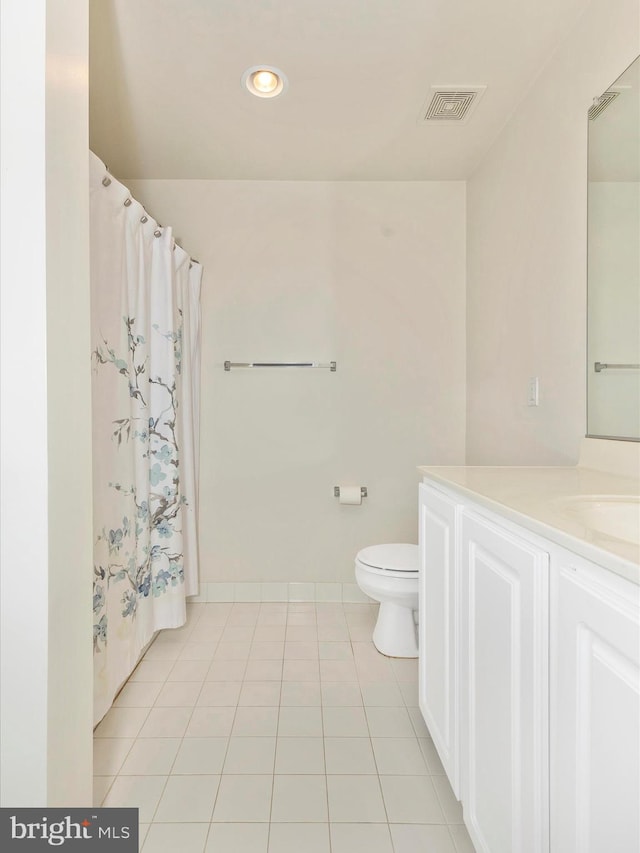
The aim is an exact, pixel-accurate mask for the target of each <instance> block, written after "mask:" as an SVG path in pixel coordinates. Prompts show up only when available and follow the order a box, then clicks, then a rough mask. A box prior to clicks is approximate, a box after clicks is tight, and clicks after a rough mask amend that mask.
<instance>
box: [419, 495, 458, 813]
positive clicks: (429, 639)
mask: <svg viewBox="0 0 640 853" xmlns="http://www.w3.org/2000/svg"><path fill="white" fill-rule="evenodd" d="M457 512H459V508H458V509H456V504H455V503H454V502H453V501H452V500H450V499H449V498H448V497H447V496H446V495H444V494H442V492H439V491H438V490H437V489H434V488H431V487H430V486H426V485H424V484H422V485H420V525H419V528H420V532H419V540H420V618H419V648H420V664H419V680H420V685H419V696H420V710H421V711H422V716H423V717H424V719H425V722H426V724H427V728H428V729H429V732H430V733H431V737H432V738H433V743H434V745H435V747H436V749H437V751H438V755H439V756H440V760H441V761H442V764H443V766H444V769H445V771H446V773H447V776H448V777H449V782H450V783H451V787H452V788H453V792H454V793H455V795H456V797H459V796H460V795H459V773H458V763H459V760H458V713H457V709H458V662H457V640H456V637H457V626H458V619H457V611H458V578H457V571H456V569H457V566H456V547H455V535H456V513H457Z"/></svg>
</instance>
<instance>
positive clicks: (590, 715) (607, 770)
mask: <svg viewBox="0 0 640 853" xmlns="http://www.w3.org/2000/svg"><path fill="white" fill-rule="evenodd" d="M552 605H553V609H552V618H553V622H552V632H551V643H552V646H551V650H552V660H553V670H552V695H551V726H552V735H553V741H552V754H551V760H552V764H551V774H552V775H551V786H552V787H551V795H552V798H551V802H552V812H551V840H552V845H553V848H554V849H556V850H562V851H563V853H564V851H566V853H600V851H602V850H606V851H607V853H629V851H631V850H640V818H639V815H638V803H639V802H640V769H639V764H638V762H639V758H640V738H639V729H640V699H639V696H640V666H639V664H640V661H639V657H640V648H639V645H640V631H639V629H638V611H639V607H638V590H637V588H635V587H632V585H631V584H628V583H626V581H622V579H619V578H614V577H613V576H610V575H609V576H608V573H607V572H605V571H604V570H603V569H601V568H599V567H597V566H592V565H591V564H589V563H587V562H586V561H582V560H580V559H579V558H576V559H575V560H573V559H572V560H570V561H566V562H564V564H561V565H560V566H559V567H558V570H557V571H554V578H553V586H552Z"/></svg>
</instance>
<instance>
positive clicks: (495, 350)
mask: <svg viewBox="0 0 640 853" xmlns="http://www.w3.org/2000/svg"><path fill="white" fill-rule="evenodd" d="M639 16H640V6H639V4H638V2H637V0H616V2H615V3H612V2H611V0H594V2H592V3H591V4H590V6H589V7H588V9H587V10H586V11H585V13H584V15H583V16H582V18H581V19H580V21H579V22H578V24H577V26H576V27H575V29H574V31H573V32H572V33H571V36H570V37H569V38H568V39H567V40H566V42H565V43H564V44H562V45H561V46H560V47H559V49H558V50H557V52H556V54H555V55H554V57H553V58H552V59H551V60H550V62H549V63H548V64H547V66H546V67H545V69H544V70H543V72H542V73H541V74H540V76H539V77H538V79H537V80H536V81H535V83H534V85H533V86H532V88H531V90H530V92H529V93H528V95H527V97H526V99H525V101H524V102H523V103H522V105H521V106H520V108H519V109H518V110H517V112H516V113H515V114H514V115H513V117H512V118H511V119H510V121H509V122H508V124H507V125H506V127H505V129H504V130H503V132H502V133H501V135H500V137H499V138H498V139H497V141H496V143H495V145H494V146H493V148H492V149H491V151H490V153H489V154H488V155H487V156H486V157H485V159H484V160H483V162H482V163H481V164H480V166H479V168H478V169H477V171H476V172H475V174H474V175H473V176H472V178H471V179H470V181H469V182H468V197H467V205H468V223H467V229H468V235H469V239H468V265H467V389H468V404H467V460H468V462H469V463H470V464H480V465H482V464H571V463H574V462H575V461H576V460H577V456H578V450H579V444H580V438H581V436H583V435H584V434H585V431H586V421H585V384H586V382H585V369H586V368H585V358H586V345H585V338H586V334H585V333H586V257H587V247H586V202H587V119H586V113H587V109H588V108H589V106H590V105H591V103H592V100H593V97H594V96H595V95H597V94H600V93H601V92H602V91H604V90H605V89H606V88H607V86H608V85H609V84H610V83H611V82H612V81H613V80H614V79H615V78H616V77H617V76H618V75H619V74H620V73H621V72H622V71H623V70H624V69H625V68H626V67H627V65H629V63H630V62H631V61H632V60H633V59H634V57H635V56H636V55H637V54H638V53H639V52H640V26H639ZM531 376H538V377H539V379H540V406H539V407H538V408H529V407H527V405H526V399H527V379H528V378H529V377H531Z"/></svg>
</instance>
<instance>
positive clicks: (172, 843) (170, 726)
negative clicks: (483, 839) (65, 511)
mask: <svg viewBox="0 0 640 853" xmlns="http://www.w3.org/2000/svg"><path fill="white" fill-rule="evenodd" d="M375 608H376V605H369V604H321V603H316V604H313V603H312V604H306V603H301V604H294V603H289V604H287V603H284V604H280V603H262V604H259V603H258V604H253V603H246V604H245V603H237V604H191V605H189V618H188V622H187V624H186V625H185V626H184V627H183V628H179V629H177V630H169V631H163V632H161V633H160V634H159V636H158V637H157V639H156V640H155V642H154V643H153V645H152V646H151V647H150V648H149V650H148V651H147V653H146V655H145V657H144V659H143V660H142V661H141V662H140V664H139V665H138V667H137V669H136V670H135V672H134V673H133V674H132V676H131V678H130V679H129V681H128V683H127V684H126V685H125V687H124V688H123V689H122V691H121V692H120V694H119V696H118V698H117V699H116V702H115V704H114V706H113V708H112V709H111V710H110V711H109V713H108V714H107V716H106V717H105V718H104V720H103V721H102V722H101V723H100V725H99V726H98V728H97V729H96V731H95V741H94V744H95V758H94V762H95V763H94V769H95V774H96V776H95V783H94V798H95V804H96V805H105V806H125V805H126V806H138V807H139V809H140V836H141V842H140V843H141V849H142V850H143V851H144V853H165V852H166V853H226V851H229V853H302V851H304V853H359V852H360V851H366V853H473V846H472V844H471V841H470V840H469V836H468V834H467V832H466V830H465V827H464V826H463V825H462V814H461V809H460V805H459V803H458V802H457V801H456V800H455V798H454V796H453V794H452V792H451V788H450V786H449V783H448V781H447V778H446V776H445V775H444V772H443V769H442V765H441V764H440V761H439V759H438V756H437V754H436V751H435V749H434V747H433V743H432V741H431V739H430V737H429V732H428V730H427V728H426V727H425V725H424V722H423V720H422V717H421V714H420V711H419V709H418V688H417V661H414V660H394V659H389V658H386V657H384V656H383V655H380V654H379V653H378V652H377V651H376V649H375V648H374V646H373V644H372V642H371V632H372V629H373V625H374V622H375V614H376V609H375Z"/></svg>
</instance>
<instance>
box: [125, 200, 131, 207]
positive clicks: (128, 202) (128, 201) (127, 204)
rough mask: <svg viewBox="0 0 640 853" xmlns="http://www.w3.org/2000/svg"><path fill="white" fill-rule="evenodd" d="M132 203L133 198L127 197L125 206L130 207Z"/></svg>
mask: <svg viewBox="0 0 640 853" xmlns="http://www.w3.org/2000/svg"><path fill="white" fill-rule="evenodd" d="M130 204H131V199H130V198H125V200H124V206H125V207H129V205H130Z"/></svg>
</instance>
